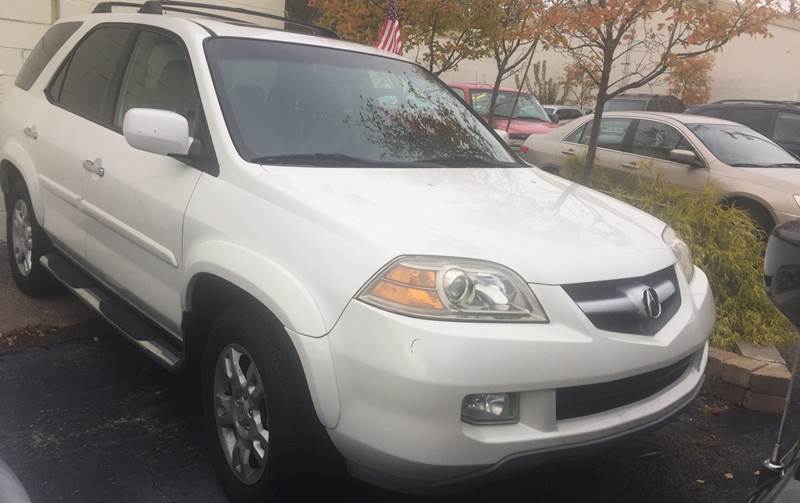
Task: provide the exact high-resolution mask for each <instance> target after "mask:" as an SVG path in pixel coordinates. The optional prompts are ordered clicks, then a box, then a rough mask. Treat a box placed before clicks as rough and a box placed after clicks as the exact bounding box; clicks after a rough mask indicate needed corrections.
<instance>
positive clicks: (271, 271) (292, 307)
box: [183, 241, 327, 337]
mask: <svg viewBox="0 0 800 503" xmlns="http://www.w3.org/2000/svg"><path fill="white" fill-rule="evenodd" d="M184 270H185V273H186V275H187V276H186V277H187V281H186V282H185V283H184V284H185V285H186V289H185V291H184V293H183V307H184V310H187V311H189V310H191V298H190V296H191V291H192V281H193V279H194V278H196V277H198V275H199V274H202V273H207V274H213V275H214V276H217V277H219V278H221V279H224V280H225V281H228V282H230V283H232V284H234V285H236V286H237V287H239V288H241V289H242V290H244V291H245V292H247V293H248V294H250V295H251V296H253V297H254V298H256V299H258V301H259V302H261V303H262V304H263V305H264V306H265V307H266V308H267V309H269V310H270V311H272V313H273V314H274V315H275V316H276V317H277V318H278V320H280V322H281V323H282V324H283V326H284V327H286V328H288V329H290V330H292V331H293V332H295V333H297V334H301V335H305V336H310V337H322V336H324V335H325V334H326V333H327V329H326V326H325V321H324V318H323V316H322V314H321V312H320V309H319V307H318V306H317V303H316V302H315V301H314V298H313V296H312V295H311V294H310V293H309V291H308V290H307V289H306V288H305V286H304V285H303V284H302V283H300V281H298V280H297V278H295V277H294V276H293V275H292V274H291V273H290V272H289V271H288V270H286V269H285V268H284V267H282V266H280V264H277V263H275V262H274V261H272V260H269V259H268V258H266V257H264V256H263V255H260V254H258V253H255V252H253V251H252V250H250V249H248V248H245V247H243V246H239V245H237V244H234V243H228V242H224V241H205V242H202V243H199V244H197V245H195V246H192V247H191V248H190V249H189V250H188V253H187V255H186V261H185V267H184Z"/></svg>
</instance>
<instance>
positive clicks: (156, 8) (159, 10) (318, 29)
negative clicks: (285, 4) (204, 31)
mask: <svg viewBox="0 0 800 503" xmlns="http://www.w3.org/2000/svg"><path fill="white" fill-rule="evenodd" d="M114 7H133V8H138V9H139V12H140V13H142V14H164V12H169V11H172V12H180V13H182V14H196V15H198V16H204V17H208V18H212V19H218V20H221V21H227V22H234V23H242V24H246V25H253V26H258V25H257V24H255V23H252V22H248V21H245V20H241V19H235V18H231V17H228V16H222V15H219V14H213V13H211V12H205V11H203V10H201V11H197V10H191V9H205V10H209V11H221V12H232V13H235V14H245V15H248V16H255V17H260V18H265V19H272V20H275V21H283V22H284V23H287V24H291V25H295V26H298V27H301V28H304V29H305V30H308V31H310V32H311V33H312V34H314V35H321V36H324V37H328V38H334V39H338V38H339V35H337V34H336V32H335V31H333V30H330V29H328V28H323V27H322V26H317V25H315V24H311V23H306V22H303V21H297V20H296V19H291V18H288V17H284V16H278V15H277V14H268V13H266V12H259V11H255V10H251V9H245V8H244V7H230V6H227V5H212V4H205V3H197V2H185V1H181V0H147V1H146V2H144V3H143V4H139V3H133V2H100V3H98V4H97V6H96V7H95V8H94V10H93V11H92V12H93V13H95V14H98V13H110V12H111V11H112V8H114ZM183 7H188V8H189V9H184V8H183ZM290 31H294V30H290Z"/></svg>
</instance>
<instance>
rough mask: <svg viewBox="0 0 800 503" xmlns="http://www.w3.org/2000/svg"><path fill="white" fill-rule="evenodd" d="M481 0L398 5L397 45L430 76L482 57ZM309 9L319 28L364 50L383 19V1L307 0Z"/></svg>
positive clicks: (402, 1)
mask: <svg viewBox="0 0 800 503" xmlns="http://www.w3.org/2000/svg"><path fill="white" fill-rule="evenodd" d="M486 1H487V0H398V2H397V6H398V11H399V12H400V24H401V28H400V29H401V33H402V36H403V45H404V46H405V47H406V48H409V49H410V48H418V49H419V50H420V55H419V59H420V61H421V62H422V63H423V64H424V65H425V66H426V67H427V69H428V70H429V71H430V72H431V73H433V74H434V75H440V74H442V73H444V72H446V71H448V70H455V69H456V68H457V67H458V64H459V63H460V62H461V61H463V60H464V59H473V58H479V57H481V56H485V55H487V54H488V51H489V50H488V47H487V45H486V43H485V36H484V34H485V31H484V30H485V28H486V26H487V25H488V19H487V17H486V16H485V10H484V7H485V3H486ZM309 6H311V7H313V8H315V9H316V10H317V11H318V12H319V13H320V15H321V16H320V23H321V24H323V25H325V26H328V27H331V28H333V29H335V30H336V31H337V33H338V34H339V36H341V37H342V38H344V39H346V40H351V41H353V42H358V43H361V44H366V45H374V44H375V39H376V38H377V36H378V29H379V28H380V26H381V23H382V22H383V20H384V18H385V17H386V2H384V1H379V0H309Z"/></svg>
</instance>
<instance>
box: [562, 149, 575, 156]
mask: <svg viewBox="0 0 800 503" xmlns="http://www.w3.org/2000/svg"><path fill="white" fill-rule="evenodd" d="M561 153H562V154H564V155H575V151H574V150H572V149H569V150H562V151H561Z"/></svg>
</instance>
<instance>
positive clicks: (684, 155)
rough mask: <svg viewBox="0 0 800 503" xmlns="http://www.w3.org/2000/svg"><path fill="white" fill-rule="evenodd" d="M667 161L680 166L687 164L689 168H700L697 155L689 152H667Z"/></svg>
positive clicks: (679, 150) (700, 164) (676, 150)
mask: <svg viewBox="0 0 800 503" xmlns="http://www.w3.org/2000/svg"><path fill="white" fill-rule="evenodd" d="M669 160H670V161H675V162H679V163H681V164H688V165H689V166H692V167H695V168H699V167H701V166H702V163H701V162H700V159H698V158H697V154H695V153H694V152H692V151H691V150H681V149H675V150H670V151H669Z"/></svg>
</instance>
